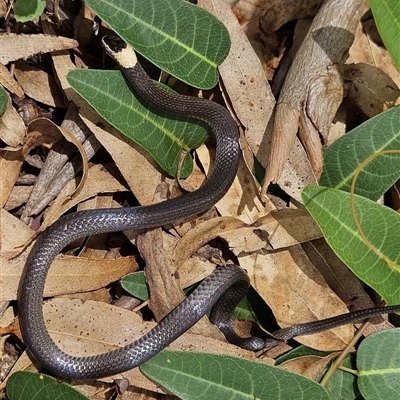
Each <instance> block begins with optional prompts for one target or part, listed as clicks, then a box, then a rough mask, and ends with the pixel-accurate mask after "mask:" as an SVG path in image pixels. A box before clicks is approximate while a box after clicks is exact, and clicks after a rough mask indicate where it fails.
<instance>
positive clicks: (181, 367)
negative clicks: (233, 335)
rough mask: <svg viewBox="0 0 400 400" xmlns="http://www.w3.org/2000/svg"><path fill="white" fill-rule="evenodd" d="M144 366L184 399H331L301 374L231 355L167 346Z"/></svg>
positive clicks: (162, 383)
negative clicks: (175, 348) (180, 349)
mask: <svg viewBox="0 0 400 400" xmlns="http://www.w3.org/2000/svg"><path fill="white" fill-rule="evenodd" d="M140 369H141V371H142V372H143V373H144V374H145V375H146V376H148V377H149V378H151V379H152V380H154V381H156V382H158V383H159V384H161V385H162V386H163V387H164V388H166V389H167V390H168V391H169V392H171V393H173V394H175V395H176V396H178V397H179V398H180V399H183V400H186V399H187V400H193V399H196V400H202V399H204V400H210V399H218V400H270V399H271V400H279V399H282V400H287V399H293V400H302V399H306V400H310V399H312V400H318V399H329V396H328V393H327V391H326V390H325V389H324V388H323V387H322V386H320V385H319V384H318V383H316V382H314V381H311V380H309V379H306V378H304V377H303V376H301V375H297V374H294V373H292V372H289V371H285V370H283V369H280V368H277V367H273V366H271V365H266V364H262V363H259V362H255V361H250V360H246V359H243V358H236V357H231V356H223V355H215V354H206V353H190V352H179V351H165V350H164V351H163V352H161V353H159V354H158V355H156V356H155V357H153V358H152V359H151V360H149V361H147V362H146V363H144V364H143V365H142V366H141V367H140Z"/></svg>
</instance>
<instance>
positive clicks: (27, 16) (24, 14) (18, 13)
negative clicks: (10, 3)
mask: <svg viewBox="0 0 400 400" xmlns="http://www.w3.org/2000/svg"><path fill="white" fill-rule="evenodd" d="M45 7H46V0H17V2H16V3H15V5H14V14H15V19H16V20H17V21H18V22H28V21H33V20H34V19H35V18H38V17H39V16H40V15H41V14H42V12H43V11H44V8H45Z"/></svg>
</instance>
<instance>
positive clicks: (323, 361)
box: [279, 353, 337, 382]
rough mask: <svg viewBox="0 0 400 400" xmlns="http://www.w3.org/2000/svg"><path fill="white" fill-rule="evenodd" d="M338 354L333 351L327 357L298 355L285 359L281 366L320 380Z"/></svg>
mask: <svg viewBox="0 0 400 400" xmlns="http://www.w3.org/2000/svg"><path fill="white" fill-rule="evenodd" d="M336 356H337V353H331V354H329V355H327V356H326V357H318V356H305V357H296V358H294V359H292V360H289V361H285V362H283V363H282V364H279V366H280V367H281V368H283V369H286V370H287V371H292V372H294V373H296V374H300V375H303V376H305V377H306V378H309V379H312V380H314V381H317V382H318V381H319V380H320V379H321V376H322V374H323V372H324V370H325V368H326V366H327V365H328V363H329V362H330V361H331V360H332V359H333V358H335V357H336Z"/></svg>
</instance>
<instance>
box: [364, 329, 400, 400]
mask: <svg viewBox="0 0 400 400" xmlns="http://www.w3.org/2000/svg"><path fill="white" fill-rule="evenodd" d="M357 368H358V373H359V378H358V387H359V389H360V392H361V394H362V395H363V396H364V398H365V399H366V400H379V399H383V400H398V399H399V397H400V329H399V328H397V329H389V330H385V331H380V332H377V333H374V334H373V335H370V336H368V337H367V338H366V339H364V340H363V341H362V342H361V345H360V347H359V348H358V351H357Z"/></svg>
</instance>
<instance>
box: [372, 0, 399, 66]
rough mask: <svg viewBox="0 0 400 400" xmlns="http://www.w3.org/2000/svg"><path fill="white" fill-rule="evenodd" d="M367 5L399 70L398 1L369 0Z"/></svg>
mask: <svg viewBox="0 0 400 400" xmlns="http://www.w3.org/2000/svg"><path fill="white" fill-rule="evenodd" d="M369 5H370V6H371V11H372V14H373V16H374V19H375V23H376V26H377V28H378V31H379V34H380V35H381V38H382V40H383V43H384V44H385V46H386V48H387V50H388V51H389V53H390V55H391V57H392V59H393V61H394V63H395V64H396V66H397V69H398V70H400V47H399V37H400V3H399V1H398V0H369Z"/></svg>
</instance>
